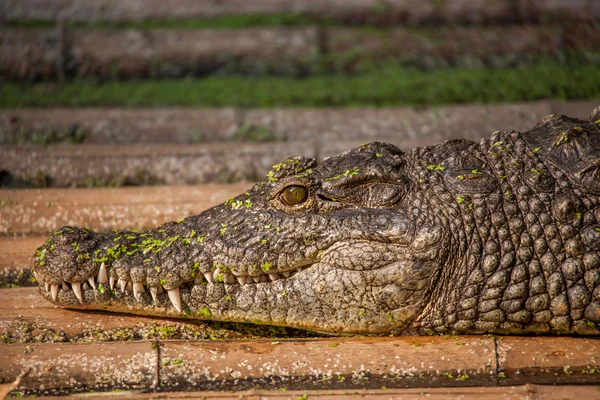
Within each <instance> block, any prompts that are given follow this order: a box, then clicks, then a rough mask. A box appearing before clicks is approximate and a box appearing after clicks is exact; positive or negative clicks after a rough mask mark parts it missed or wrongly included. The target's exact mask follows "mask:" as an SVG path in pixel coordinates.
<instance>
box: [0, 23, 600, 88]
mask: <svg viewBox="0 0 600 400" xmlns="http://www.w3.org/2000/svg"><path fill="white" fill-rule="evenodd" d="M506 37H510V38H511V40H509V41H507V40H506ZM599 37H600V28H599V27H598V25H597V24H594V23H578V24H571V25H564V24H563V25H559V24H545V25H531V24H530V25H507V26H504V25H495V26H467V27H465V26H446V27H442V28H439V27H438V28H391V29H386V30H381V31H373V30H364V29H359V28H341V27H321V28H318V27H255V28H239V29H224V28H223V29H138V28H135V29H134V28H132V29H115V28H67V27H64V26H61V27H58V28H56V29H55V28H35V29H30V28H11V27H4V28H2V27H0V58H1V59H2V63H1V64H0V77H4V78H6V79H15V80H37V79H56V78H61V79H63V78H65V77H100V78H102V79H119V78H180V77H186V76H204V75H206V74H210V73H213V72H219V73H221V74H223V73H252V74H257V73H258V74H269V73H274V74H284V75H291V76H298V75H301V76H305V75H307V74H311V73H316V72H326V71H331V72H344V73H348V72H349V73H353V72H360V71H361V69H362V68H364V66H365V65H372V64H380V63H384V62H392V63H401V64H405V65H410V66H418V67H428V68H431V67H440V66H441V67H446V66H448V65H463V66H473V65H490V66H511V65H515V64H523V63H527V62H530V61H535V60H537V59H540V58H557V57H560V56H562V55H563V54H564V53H568V54H569V55H572V54H574V53H576V54H579V55H581V56H582V57H584V56H585V53H586V52H589V51H595V50H597V49H598V48H600V38H599Z"/></svg>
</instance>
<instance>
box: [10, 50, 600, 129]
mask: <svg viewBox="0 0 600 400" xmlns="http://www.w3.org/2000/svg"><path fill="white" fill-rule="evenodd" d="M598 97H600V66H599V65H592V64H588V65H580V64H577V65H565V64H560V63H556V62H546V63H543V64H536V65H531V66H525V67H520V68H498V69H487V68H454V69H439V70H431V71H421V70H418V69H411V68H403V67H400V66H389V67H386V68H382V69H381V70H378V71H377V70H373V71H370V72H367V73H364V74H361V75H335V76H331V75H316V76H312V77H308V78H304V79H294V78H290V77H275V76H261V77H244V76H211V77H207V78H204V79H191V78H188V79H182V80H154V81H126V82H115V81H113V82H109V83H103V84H102V83H98V82H96V81H93V80H76V81H73V82H69V83H66V84H58V83H37V84H28V83H10V82H7V83H4V84H3V85H2V86H0V107H51V106H66V107H69V106H72V107H92V106H108V105H112V106H129V107H142V106H167V105H180V106H237V107H330V106H339V107H344V106H365V105H371V106H401V105H431V104H449V103H474V102H480V103H500V102H515V101H533V100H538V99H564V100H568V99H590V98H598ZM261 139H262V138H261Z"/></svg>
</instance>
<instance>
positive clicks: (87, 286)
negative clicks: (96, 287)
mask: <svg viewBox="0 0 600 400" xmlns="http://www.w3.org/2000/svg"><path fill="white" fill-rule="evenodd" d="M81 287H82V288H83V290H90V285H88V283H87V282H83V285H81Z"/></svg>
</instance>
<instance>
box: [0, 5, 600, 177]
mask: <svg viewBox="0 0 600 400" xmlns="http://www.w3.org/2000/svg"><path fill="white" fill-rule="evenodd" d="M0 80H1V81H0V186H2V187H89V186H93V187H106V186H110V187H114V186H129V185H165V184H167V185H171V184H201V183H211V182H217V183H228V182H237V181H255V180H259V179H261V178H262V177H263V176H264V174H265V173H266V171H268V169H269V168H270V166H271V165H272V164H274V163H276V162H277V161H278V160H280V159H281V158H283V157H285V156H287V155H289V154H303V155H309V156H310V155H312V156H316V157H323V156H328V155H332V154H335V153H338V152H339V151H342V150H345V149H348V148H350V147H352V146H355V145H357V144H361V143H364V142H368V141H372V140H382V141H388V142H392V143H394V144H396V145H398V146H400V147H401V148H403V149H410V148H413V147H415V146H419V145H425V144H433V143H436V142H440V141H442V140H444V139H448V138H453V137H466V138H469V139H474V140H477V139H479V138H481V137H487V136H489V135H490V133H491V132H493V131H495V130H511V129H516V130H526V129H529V128H531V127H532V126H533V125H534V124H535V123H536V122H537V121H538V120H539V119H540V118H541V117H543V116H545V115H547V114H550V113H552V112H563V113H567V114H569V115H572V116H578V117H587V116H588V115H589V113H590V111H591V110H592V109H593V108H594V107H595V106H596V105H598V103H599V100H598V99H600V0H495V1H491V0H253V1H246V0H204V1H203V0H170V1H163V0H125V1H122V0H95V1H85V0H1V1H0Z"/></svg>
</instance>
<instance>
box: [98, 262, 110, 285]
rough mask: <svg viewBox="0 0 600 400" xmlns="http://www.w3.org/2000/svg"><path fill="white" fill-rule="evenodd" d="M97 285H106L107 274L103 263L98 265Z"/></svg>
mask: <svg viewBox="0 0 600 400" xmlns="http://www.w3.org/2000/svg"><path fill="white" fill-rule="evenodd" d="M98 283H102V284H106V283H108V272H107V271H106V265H105V264H104V263H102V264H100V269H99V270H98Z"/></svg>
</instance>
